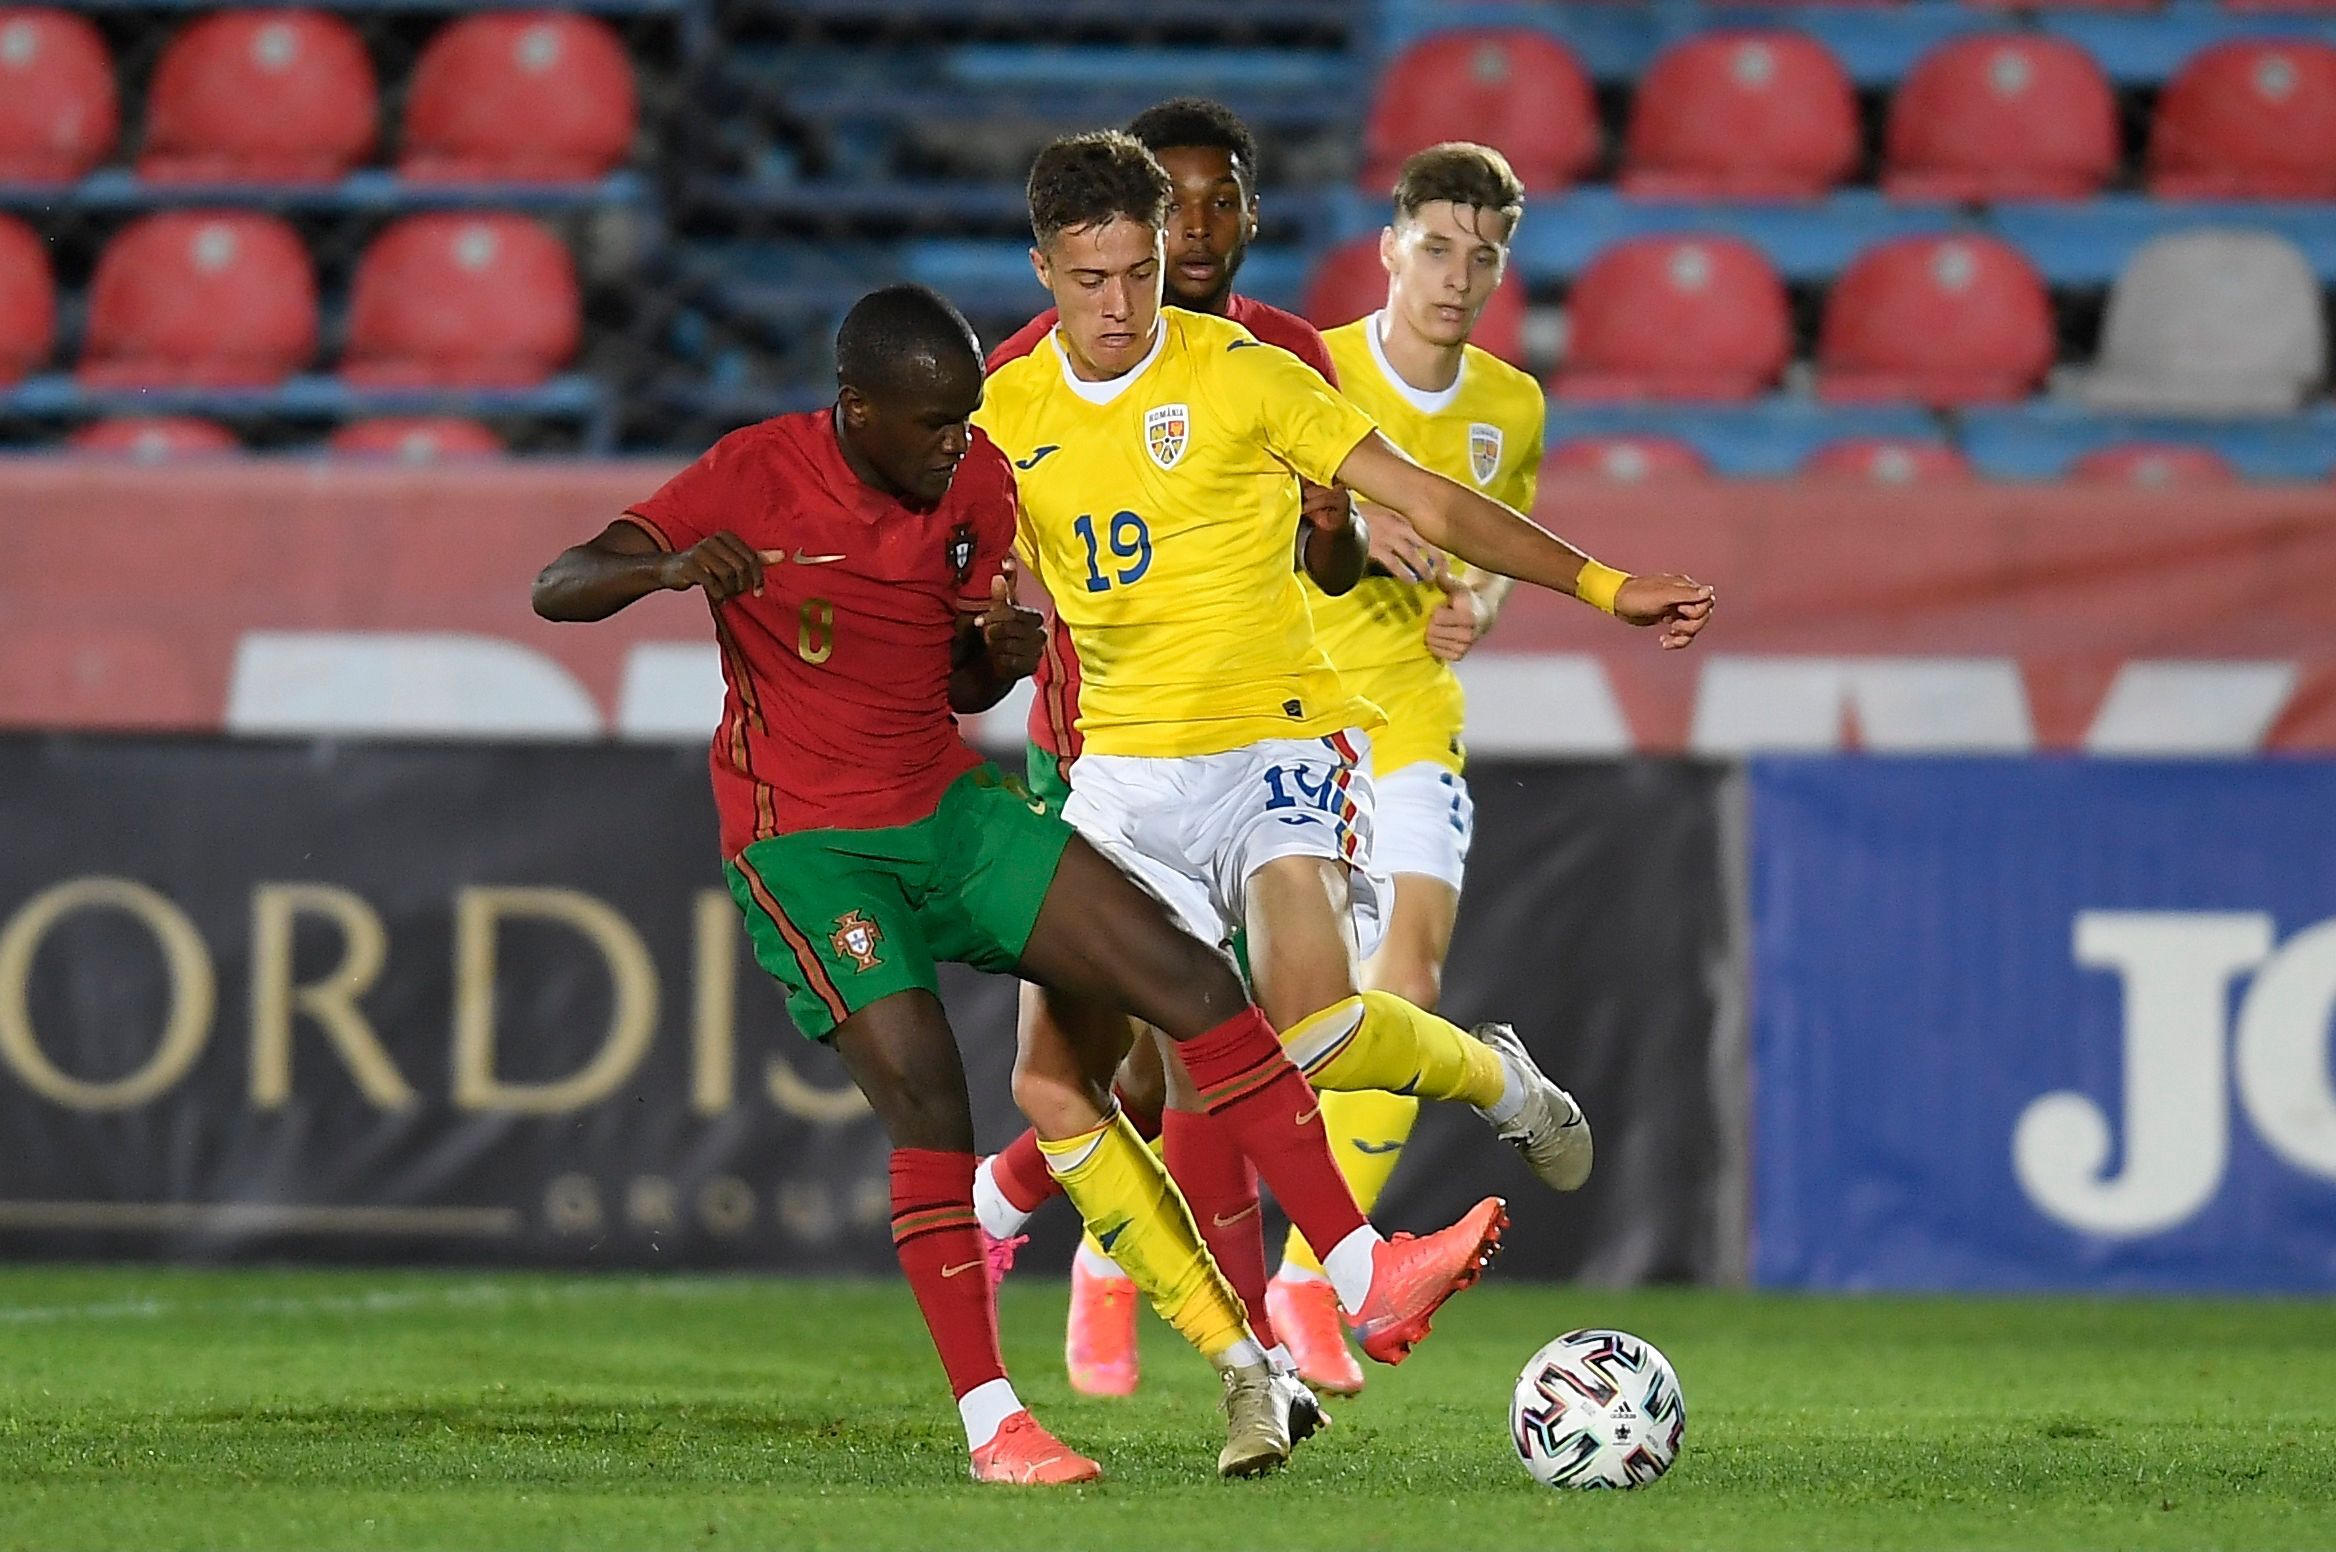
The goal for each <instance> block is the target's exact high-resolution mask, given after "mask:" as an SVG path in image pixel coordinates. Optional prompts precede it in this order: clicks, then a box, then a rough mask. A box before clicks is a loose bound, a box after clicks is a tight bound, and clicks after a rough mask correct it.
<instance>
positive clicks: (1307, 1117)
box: [1296, 1105, 1322, 1126]
mask: <svg viewBox="0 0 2336 1552" xmlns="http://www.w3.org/2000/svg"><path fill="white" fill-rule="evenodd" d="M1320 1114H1322V1107H1321V1106H1320V1105H1316V1106H1315V1107H1314V1108H1313V1109H1311V1110H1301V1111H1299V1112H1298V1119H1297V1123H1296V1124H1297V1125H1299V1126H1304V1125H1305V1124H1306V1123H1307V1122H1308V1121H1311V1120H1313V1119H1314V1118H1315V1117H1316V1116H1318V1115H1320Z"/></svg>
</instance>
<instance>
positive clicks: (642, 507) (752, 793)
mask: <svg viewBox="0 0 2336 1552" xmlns="http://www.w3.org/2000/svg"><path fill="white" fill-rule="evenodd" d="M624 515H625V516H626V517H627V518H629V519H631V520H632V521H633V522H635V523H638V524H639V525H640V526H641V527H642V528H644V529H646V530H647V531H648V533H649V535H650V536H651V537H652V538H654V539H655V540H656V541H657V543H658V545H659V546H660V547H662V548H664V549H668V550H686V549H688V548H690V547H691V546H692V545H694V544H696V543H698V542H699V541H700V540H702V539H705V538H708V537H709V536H711V535H713V534H716V533H720V532H723V531H724V530H727V531H729V532H731V533H734V534H736V535H737V536H738V537H739V538H740V539H742V540H744V541H745V542H746V544H747V545H748V547H750V548H752V549H756V550H762V551H765V552H769V553H771V554H777V553H779V552H784V555H785V558H784V559H783V560H766V562H765V566H764V570H763V588H762V592H761V593H760V594H754V593H742V594H740V595H739V596H737V597H735V598H732V599H730V600H728V601H727V602H725V603H721V604H717V605H714V606H713V616H714V637H715V640H716V642H717V643H718V644H719V646H720V648H721V654H722V682H723V686H724V695H723V699H722V723H721V726H720V728H719V729H718V730H717V731H716V733H715V735H714V745H713V754H712V762H711V763H712V766H713V775H714V802H715V805H716V807H717V808H718V809H719V810H720V812H721V817H722V855H723V856H724V857H734V856H736V855H737V854H738V853H739V852H741V851H743V850H745V849H746V848H747V847H748V846H750V845H752V844H753V843H754V842H756V841H759V840H763V839H765V838H767V837H769V836H773V835H784V834H789V833H791V832H794V831H798V830H821V829H836V830H873V829H882V828H885V827H888V826H891V825H903V824H910V823H913V822H914V821H916V820H919V819H922V818H924V817H926V816H927V815H929V814H930V813H932V812H933V809H934V807H935V806H936V805H937V804H938V803H939V802H940V800H941V794H942V792H943V791H944V790H946V789H947V787H948V786H949V784H950V783H951V782H953V781H955V780H956V779H957V778H958V777H960V776H962V775H964V774H965V773H966V772H967V771H969V770H971V769H973V767H975V766H976V765H979V764H980V763H981V756H980V755H978V754H976V753H975V752H974V751H973V749H972V748H971V746H969V745H968V744H967V743H966V742H965V740H964V738H963V737H962V736H960V734H959V733H958V730H957V719H956V717H955V716H954V715H953V714H952V713H951V712H950V709H949V673H950V666H951V654H952V652H953V650H954V648H955V643H956V640H957V629H958V619H959V617H960V613H961V611H972V610H977V609H979V608H981V607H982V606H984V605H986V604H987V603H988V602H989V593H990V585H991V583H992V581H993V580H994V579H995V578H996V577H997V575H998V571H999V568H1000V566H1001V565H1002V564H1003V563H1004V561H1005V558H1006V556H1007V554H1008V553H1009V552H1010V551H1011V549H1012V547H1013V543H1014V480H1013V471H1012V470H1011V469H1010V468H1008V467H1007V464H1006V459H1005V455H1004V454H1002V453H1000V452H999V451H998V450H997V448H996V447H995V446H994V445H992V444H991V442H990V440H989V438H988V437H986V436H984V435H983V434H982V433H981V432H979V431H976V432H974V433H973V442H972V445H971V446H970V447H969V448H968V449H967V450H966V454H965V458H964V461H963V462H961V463H960V464H959V465H958V467H957V478H956V480H955V481H954V482H953V483H952V484H951V486H950V488H949V493H948V494H947V495H946V496H944V497H942V498H941V501H940V503H939V505H937V506H935V507H934V508H933V509H932V510H930V511H922V510H919V509H917V508H915V507H911V506H908V505H905V504H904V503H902V502H899V501H896V500H894V499H893V498H892V497H890V496H887V495H885V494H883V493H882V492H880V491H877V490H874V489H871V488H870V487H869V486H867V485H865V484H863V483H862V482H861V480H860V478H859V476H857V475H855V474H854V473H853V472H852V469H851V466H850V465H849V464H848V463H846V462H845V461H844V455H843V449H842V448H841V447H840V446H839V445H838V444H837V442H836V433H835V427H834V423H833V420H832V418H831V412H830V411H827V410H816V411H812V412H809V413H806V414H801V415H786V416H781V417H780V418H778V419H776V420H766V421H764V422H762V423H761V424H760V425H754V426H748V427H745V428H744V429H742V430H738V431H733V432H732V433H730V435H728V436H726V437H724V438H723V439H722V440H721V441H719V442H717V443H715V444H714V446H713V448H712V449H711V450H710V451H709V452H707V454H706V455H705V456H704V457H703V458H700V459H699V460H698V461H697V462H696V463H694V464H691V465H690V466H689V467H688V468H686V469H684V470H682V471H681V473H679V474H677V475H675V476H674V477H673V478H672V479H670V480H668V481H666V482H665V484H664V486H663V487H662V488H660V489H659V490H658V492H657V493H656V494H655V495H653V496H651V497H650V498H649V499H648V500H646V501H643V502H641V503H639V504H638V505H636V506H633V507H631V508H628V509H627V510H626V512H625V514H624Z"/></svg>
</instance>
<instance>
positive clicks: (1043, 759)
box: [1022, 738, 1251, 986]
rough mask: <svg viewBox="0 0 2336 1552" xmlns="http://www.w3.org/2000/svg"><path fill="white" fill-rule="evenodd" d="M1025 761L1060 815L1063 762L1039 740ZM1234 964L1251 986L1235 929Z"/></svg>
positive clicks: (1034, 787) (1066, 788)
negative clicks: (1041, 744) (1041, 746)
mask: <svg viewBox="0 0 2336 1552" xmlns="http://www.w3.org/2000/svg"><path fill="white" fill-rule="evenodd" d="M1022 759H1023V762H1024V764H1025V766H1026V768H1027V769H1028V770H1029V772H1030V795H1031V796H1032V797H1035V798H1037V799H1038V800H1039V801H1040V802H1041V803H1044V804H1045V805H1046V811H1047V812H1048V813H1050V814H1060V813H1061V812H1062V811H1063V805H1064V804H1065V803H1067V802H1069V801H1070V797H1071V784H1070V783H1069V782H1068V781H1066V780H1065V779H1064V778H1063V766H1062V762H1061V761H1060V760H1057V759H1056V758H1055V757H1054V756H1053V755H1051V754H1048V753H1047V752H1046V751H1045V750H1043V749H1041V748H1039V747H1038V740H1037V739H1035V738H1031V739H1025V740H1024V741H1023V745H1022ZM1233 964H1234V967H1235V968H1236V969H1238V970H1239V971H1240V972H1241V983H1242V984H1243V985H1244V986H1246V985H1249V984H1251V983H1250V979H1249V934H1248V933H1246V932H1244V931H1242V930H1241V929H1240V928H1238V927H1235V928H1234V929H1233Z"/></svg>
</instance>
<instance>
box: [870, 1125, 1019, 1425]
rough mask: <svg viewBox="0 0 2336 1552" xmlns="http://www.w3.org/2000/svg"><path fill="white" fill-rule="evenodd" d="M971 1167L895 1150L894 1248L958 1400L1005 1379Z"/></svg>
mask: <svg viewBox="0 0 2336 1552" xmlns="http://www.w3.org/2000/svg"><path fill="white" fill-rule="evenodd" d="M973 1165H974V1158H973V1155H972V1154H970V1153H942V1152H939V1151H937V1150H935V1149H932V1148H896V1149H894V1150H893V1154H892V1248H893V1251H894V1253H895V1254H897V1255H898V1256H899V1257H900V1269H901V1270H902V1271H904V1272H906V1273H907V1274H908V1285H909V1287H910V1288H912V1289H914V1290H915V1292H916V1296H917V1308H918V1309H920V1310H922V1311H924V1315H925V1329H926V1330H927V1331H930V1332H931V1333H932V1334H933V1346H934V1347H936V1348H938V1349H939V1350H940V1353H941V1367H942V1368H943V1369H946V1370H947V1371H948V1373H949V1393H950V1394H951V1395H953V1396H963V1395H964V1394H965V1393H966V1392H967V1391H969V1390H971V1389H973V1388H974V1387H975V1386H976V1385H986V1384H988V1383H989V1382H990V1381H991V1380H1002V1379H1004V1378H1005V1377H1006V1362H1005V1359H1004V1358H1002V1357H1000V1356H999V1353H998V1308H997V1305H996V1304H995V1303H994V1302H993V1301H992V1299H991V1295H990V1279H989V1272H988V1264H987V1261H986V1259H985V1258H984V1257H983V1255H982V1249H981V1229H980V1227H979V1226H978V1225H977V1224H976V1223H975V1221H974V1216H973Z"/></svg>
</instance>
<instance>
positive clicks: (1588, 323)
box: [1550, 237, 1792, 399]
mask: <svg viewBox="0 0 2336 1552" xmlns="http://www.w3.org/2000/svg"><path fill="white" fill-rule="evenodd" d="M1567 313H1568V317H1569V320H1570V321H1569V327H1568V333H1567V342H1566V354H1565V361H1564V364H1563V365H1562V366H1561V367H1560V368H1559V370H1558V372H1557V375H1556V376H1555V378H1554V379H1553V380H1552V382H1551V384H1550V386H1551V389H1552V391H1554V392H1555V393H1556V394H1557V396H1558V397H1559V398H1561V399H1749V398H1754V397H1756V396H1758V395H1759V394H1761V393H1764V392H1766V391H1767V390H1768V389H1770V388H1772V387H1774V386H1775V385H1776V381H1777V379H1778V377H1779V376H1781V375H1782V374H1783V372H1784V367H1785V362H1786V361H1787V360H1788V359H1790V357H1791V355H1792V326H1791V322H1790V319H1789V318H1788V316H1787V314H1786V311H1785V296H1784V283H1783V282H1782V281H1780V280H1779V279H1777V275H1776V270H1775V269H1774V268H1773V267H1772V266H1771V265H1770V264H1769V262H1768V259H1767V257H1766V256H1765V255H1763V254H1762V253H1761V251H1760V250H1759V249H1758V248H1755V247H1753V246H1752V245H1751V244H1750V243H1748V242H1745V241H1743V240H1742V239H1740V238H1735V237H1642V238H1636V239H1633V240H1631V241H1629V242H1622V243H1617V244H1615V245H1614V246H1613V247H1611V248H1608V249H1607V250H1606V251H1605V252H1603V253H1601V254H1599V255H1598V256H1597V258H1595V259H1593V260H1591V261H1590V266H1589V268H1587V269H1585V270H1583V271H1582V274H1581V278H1580V279H1579V280H1577V281H1575V282H1574V289H1573V295H1572V297H1571V298H1570V299H1569V301H1568V303H1567Z"/></svg>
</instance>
